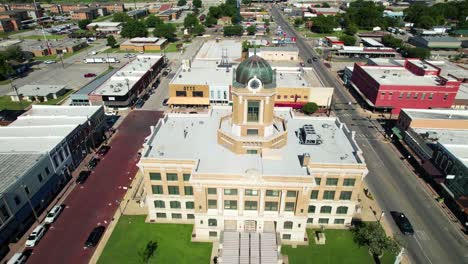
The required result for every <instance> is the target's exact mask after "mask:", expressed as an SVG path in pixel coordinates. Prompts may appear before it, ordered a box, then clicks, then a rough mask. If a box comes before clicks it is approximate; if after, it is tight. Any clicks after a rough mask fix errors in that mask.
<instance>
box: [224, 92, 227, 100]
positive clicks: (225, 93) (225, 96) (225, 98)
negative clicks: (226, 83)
mask: <svg viewBox="0 0 468 264" xmlns="http://www.w3.org/2000/svg"><path fill="white" fill-rule="evenodd" d="M224 100H227V92H226V91H224Z"/></svg>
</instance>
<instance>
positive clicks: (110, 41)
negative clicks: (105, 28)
mask: <svg viewBox="0 0 468 264" xmlns="http://www.w3.org/2000/svg"><path fill="white" fill-rule="evenodd" d="M115 45H117V40H115V38H114V36H113V35H109V36H107V46H109V47H111V48H113V47H115Z"/></svg>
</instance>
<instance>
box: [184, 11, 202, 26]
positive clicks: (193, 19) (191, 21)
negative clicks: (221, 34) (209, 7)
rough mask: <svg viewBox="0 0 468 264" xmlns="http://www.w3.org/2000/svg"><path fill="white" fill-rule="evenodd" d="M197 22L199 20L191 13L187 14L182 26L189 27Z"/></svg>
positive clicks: (198, 22)
mask: <svg viewBox="0 0 468 264" xmlns="http://www.w3.org/2000/svg"><path fill="white" fill-rule="evenodd" d="M198 24H200V21H199V20H198V18H197V17H196V16H195V15H194V14H193V13H190V14H188V15H187V16H186V17H185V19H184V28H188V29H191V28H192V27H195V26H196V25H198Z"/></svg>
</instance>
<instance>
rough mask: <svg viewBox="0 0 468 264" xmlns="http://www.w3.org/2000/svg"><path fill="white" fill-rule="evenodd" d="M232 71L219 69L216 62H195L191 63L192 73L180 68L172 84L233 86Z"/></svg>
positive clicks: (230, 69) (231, 69)
mask: <svg viewBox="0 0 468 264" xmlns="http://www.w3.org/2000/svg"><path fill="white" fill-rule="evenodd" d="M232 71H233V68H232V67H230V68H229V71H226V68H223V67H218V63H217V62H216V61H214V60H195V61H193V62H192V63H191V67H190V71H189V70H188V69H185V70H184V67H180V68H179V70H178V71H177V73H176V74H175V75H174V78H172V80H171V83H172V84H194V85H195V84H206V85H210V86H212V85H222V86H226V85H232Z"/></svg>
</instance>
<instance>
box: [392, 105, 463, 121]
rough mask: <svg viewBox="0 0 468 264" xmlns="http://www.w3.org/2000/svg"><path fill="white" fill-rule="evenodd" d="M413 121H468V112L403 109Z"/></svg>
mask: <svg viewBox="0 0 468 264" xmlns="http://www.w3.org/2000/svg"><path fill="white" fill-rule="evenodd" d="M401 111H404V112H405V113H406V114H407V115H408V116H409V117H410V118H411V119H412V120H417V119H433V120H447V119H454V120H468V110H461V109H409V108H402V109H401Z"/></svg>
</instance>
